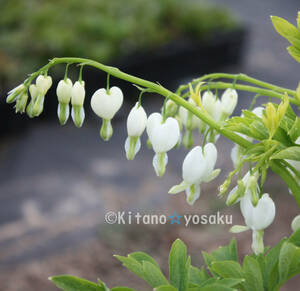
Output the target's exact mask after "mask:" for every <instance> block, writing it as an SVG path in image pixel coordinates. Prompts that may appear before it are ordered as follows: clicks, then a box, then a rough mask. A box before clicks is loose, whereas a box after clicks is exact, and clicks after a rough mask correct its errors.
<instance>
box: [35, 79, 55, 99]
mask: <svg viewBox="0 0 300 291" xmlns="http://www.w3.org/2000/svg"><path fill="white" fill-rule="evenodd" d="M35 84H36V87H37V89H38V91H39V93H40V94H41V95H43V96H45V95H46V93H47V91H48V90H49V89H50V88H51V86H52V78H51V77H50V76H44V75H39V76H38V77H37V78H36V81H35Z"/></svg>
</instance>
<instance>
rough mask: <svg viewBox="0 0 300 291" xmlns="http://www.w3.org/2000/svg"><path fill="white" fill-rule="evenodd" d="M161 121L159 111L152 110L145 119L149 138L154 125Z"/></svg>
mask: <svg viewBox="0 0 300 291" xmlns="http://www.w3.org/2000/svg"><path fill="white" fill-rule="evenodd" d="M161 122H162V116H161V114H160V113H158V112H154V113H152V114H150V116H149V117H148V120H147V128H146V131H147V134H148V137H149V139H150V135H151V133H152V131H153V128H154V127H155V125H157V124H160V123H161Z"/></svg>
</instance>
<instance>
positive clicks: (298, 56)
mask: <svg viewBox="0 0 300 291" xmlns="http://www.w3.org/2000/svg"><path fill="white" fill-rule="evenodd" d="M287 51H288V52H289V54H290V55H291V56H292V57H293V58H294V59H295V60H296V61H297V62H299V63H300V50H298V49H297V48H295V47H294V46H289V47H288V48H287Z"/></svg>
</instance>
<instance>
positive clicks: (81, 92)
mask: <svg viewBox="0 0 300 291" xmlns="http://www.w3.org/2000/svg"><path fill="white" fill-rule="evenodd" d="M71 96H72V97H71V98H72V105H78V106H82V105H83V103H84V98H85V89H84V82H83V81H82V82H79V81H77V82H75V84H74V86H73V87H72V90H71Z"/></svg>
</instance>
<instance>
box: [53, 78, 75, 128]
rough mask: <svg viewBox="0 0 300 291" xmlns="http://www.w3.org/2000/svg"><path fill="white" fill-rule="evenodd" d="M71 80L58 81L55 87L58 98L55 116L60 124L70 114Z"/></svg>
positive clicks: (65, 120) (63, 122) (64, 121)
mask: <svg viewBox="0 0 300 291" xmlns="http://www.w3.org/2000/svg"><path fill="white" fill-rule="evenodd" d="M72 87H73V84H72V81H71V80H70V79H66V80H61V81H59V83H58V85H57V88H56V95H57V99H58V108H57V116H58V119H59V122H60V124H61V125H64V124H66V122H67V121H68V119H69V115H70V108H69V103H70V101H71V95H72Z"/></svg>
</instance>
